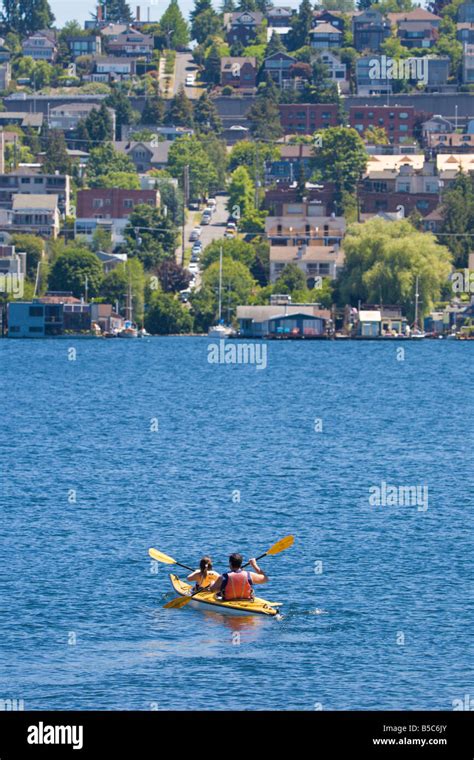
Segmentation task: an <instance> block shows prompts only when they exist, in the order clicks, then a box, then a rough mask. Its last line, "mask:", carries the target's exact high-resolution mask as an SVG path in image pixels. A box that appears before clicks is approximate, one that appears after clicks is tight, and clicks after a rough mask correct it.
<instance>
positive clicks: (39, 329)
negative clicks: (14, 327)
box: [28, 327, 43, 333]
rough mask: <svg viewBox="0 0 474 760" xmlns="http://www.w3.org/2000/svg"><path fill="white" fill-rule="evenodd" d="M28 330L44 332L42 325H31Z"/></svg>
mask: <svg viewBox="0 0 474 760" xmlns="http://www.w3.org/2000/svg"><path fill="white" fill-rule="evenodd" d="M28 332H30V333H42V332H43V328H42V327H29V328H28Z"/></svg>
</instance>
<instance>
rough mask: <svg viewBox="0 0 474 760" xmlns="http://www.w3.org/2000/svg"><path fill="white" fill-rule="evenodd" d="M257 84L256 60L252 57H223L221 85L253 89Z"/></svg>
mask: <svg viewBox="0 0 474 760" xmlns="http://www.w3.org/2000/svg"><path fill="white" fill-rule="evenodd" d="M256 82H257V59H256V58H255V57H254V56H248V57H243V56H223V58H221V85H222V87H225V86H229V85H230V86H231V87H237V88H239V89H241V88H249V89H253V88H254V87H255V85H256Z"/></svg>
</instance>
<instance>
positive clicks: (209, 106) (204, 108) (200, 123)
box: [194, 92, 222, 135]
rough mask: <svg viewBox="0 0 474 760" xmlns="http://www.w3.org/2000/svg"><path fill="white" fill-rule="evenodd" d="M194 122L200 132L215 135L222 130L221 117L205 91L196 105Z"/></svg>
mask: <svg viewBox="0 0 474 760" xmlns="http://www.w3.org/2000/svg"><path fill="white" fill-rule="evenodd" d="M194 123H195V125H196V127H197V129H198V130H199V131H200V132H204V133H212V134H214V135H219V134H220V133H221V132H222V121H221V117H220V116H219V112H218V110H217V108H216V106H215V104H214V101H213V100H211V98H210V97H209V95H208V93H207V92H203V94H202V95H201V96H200V98H199V99H198V101H197V102H196V104H195V106H194Z"/></svg>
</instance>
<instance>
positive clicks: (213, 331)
mask: <svg viewBox="0 0 474 760" xmlns="http://www.w3.org/2000/svg"><path fill="white" fill-rule="evenodd" d="M233 332H234V331H233V330H232V327H226V325H225V324H224V320H223V319H222V246H221V250H220V254H219V318H218V321H217V324H216V325H213V326H212V327H210V328H209V330H208V333H207V335H208V337H209V338H217V339H222V338H224V339H225V338H228V337H229V336H230V335H232V334H233Z"/></svg>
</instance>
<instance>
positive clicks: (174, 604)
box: [163, 596, 192, 610]
mask: <svg viewBox="0 0 474 760" xmlns="http://www.w3.org/2000/svg"><path fill="white" fill-rule="evenodd" d="M191 599H192V596H177V597H176V599H172V600H171V602H166V604H164V605H163V608H164V609H165V610H179V609H181V607H185V606H186V605H187V604H188V602H190V601H191Z"/></svg>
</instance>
